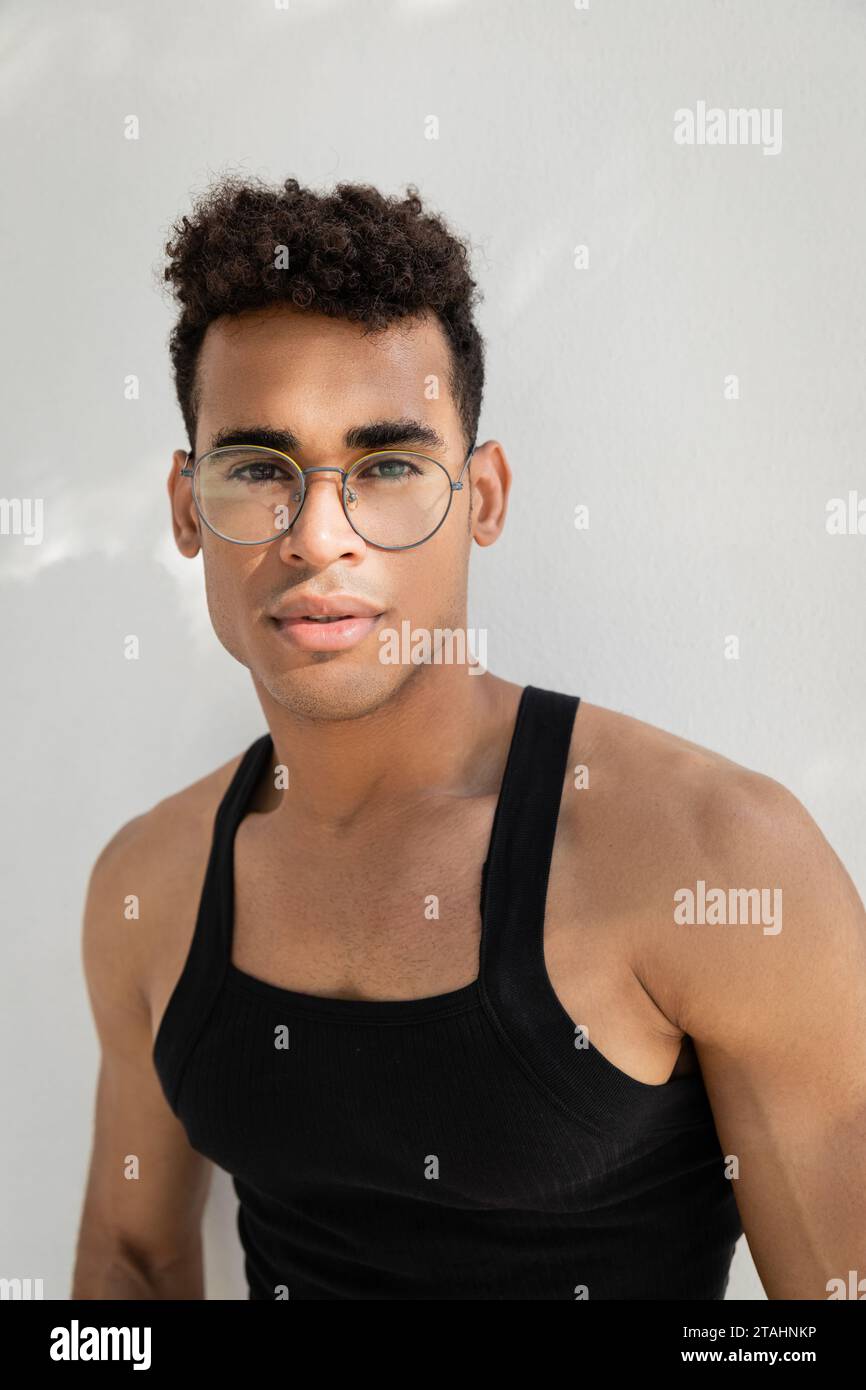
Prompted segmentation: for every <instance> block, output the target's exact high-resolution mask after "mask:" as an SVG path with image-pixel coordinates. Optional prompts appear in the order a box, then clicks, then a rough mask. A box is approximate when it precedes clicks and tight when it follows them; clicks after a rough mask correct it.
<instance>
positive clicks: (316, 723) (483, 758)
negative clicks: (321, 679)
mask: <svg viewBox="0 0 866 1390" xmlns="http://www.w3.org/2000/svg"><path fill="white" fill-rule="evenodd" d="M312 674H315V672H313V673H312ZM253 682H254V684H255V686H256V690H257V693H258V696H259V699H260V701H261V704H262V709H263V710H264V713H265V717H266V719H267V722H268V727H269V729H270V732H271V738H272V740H273V745H274V753H273V764H274V766H280V765H282V766H284V767H285V768H287V769H288V787H287V789H286V790H282V789H280V788H275V787H274V775H273V767H271V768H269V769H268V773H267V777H268V784H267V785H264V784H263V786H262V787H261V788H260V798H261V800H260V804H259V807H258V809H259V810H261V811H263V812H268V813H272V814H273V815H274V818H275V821H274V824H275V827H276V826H277V825H278V823H283V824H284V825H285V826H286V828H288V827H289V826H296V827H301V826H302V827H303V828H304V829H305V830H310V829H315V830H320V831H328V830H337V831H340V830H347V829H349V828H351V826H352V825H353V823H356V824H357V823H359V822H365V821H367V820H371V821H374V820H375V818H376V816H377V814H378V813H380V812H382V813H388V812H389V811H390V812H391V813H393V811H394V808H395V807H399V806H400V805H401V804H404V805H406V806H407V807H408V806H409V805H410V804H411V803H412V802H417V801H418V800H419V799H422V798H423V797H425V796H429V797H437V796H468V795H473V794H481V793H483V792H484V791H486V790H489V785H490V783H491V780H492V781H493V782H494V783H495V782H496V781H497V780H498V777H499V776H500V775H501V771H502V757H503V756H504V753H503V734H504V733H505V734H506V736H507V738H510V733H511V728H510V726H511V723H512V722H513V716H514V712H515V709H516V702H517V699H518V698H519V694H520V689H521V687H519V686H515V685H513V684H511V683H510V682H508V681H503V680H500V679H499V678H498V677H496V676H493V675H491V674H490V673H489V672H484V673H483V674H481V675H477V676H469V675H468V673H467V670H466V668H465V667H460V666H450V667H449V666H420V667H416V668H414V670H413V671H412V673H411V674H410V675H409V678H408V679H406V680H404V682H403V683H402V685H400V686H398V687H397V689H396V690H384V691H383V692H382V694H381V699H380V700H379V702H378V703H377V702H376V700H375V698H374V699H373V700H372V701H371V700H370V699H369V698H367V699H366V700H365V702H364V704H363V706H362V707H361V708H360V709H359V710H358V712H357V713H349V712H346V711H344V712H343V713H341V714H340V715H339V716H338V717H335V716H334V713H333V705H331V706H330V708H329V707H328V705H327V703H326V702H325V701H324V700H322V699H319V700H318V701H310V700H309V699H305V700H304V701H303V709H304V712H303V713H299V712H298V704H299V703H301V702H296V704H295V707H294V708H290V707H287V705H285V704H283V703H280V702H278V701H276V700H275V699H274V698H273V696H272V695H271V694H270V693H269V692H268V691H267V690H265V689H264V688H263V687H262V686H261V685H260V683H259V682H258V681H257V680H256V678H255V677H254V678H253ZM350 694H351V696H353V697H354V700H355V701H357V694H356V692H355V691H353V690H351V688H347V696H348V695H350ZM347 709H348V706H347Z"/></svg>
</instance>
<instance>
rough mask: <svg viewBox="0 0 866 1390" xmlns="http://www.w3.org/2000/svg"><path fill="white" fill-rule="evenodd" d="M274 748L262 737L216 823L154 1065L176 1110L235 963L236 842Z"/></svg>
mask: <svg viewBox="0 0 866 1390" xmlns="http://www.w3.org/2000/svg"><path fill="white" fill-rule="evenodd" d="M272 747H273V744H272V741H271V735H270V733H265V734H262V735H261V737H260V738H257V739H256V740H255V742H254V743H252V744H250V746H249V748H248V749H247V750H246V752H245V753H244V754H243V756H242V757H241V760H240V762H239V763H238V765H237V767H236V768H235V771H234V774H233V776H232V778H231V781H230V782H229V784H228V787H227V788H226V790H225V792H224V793H223V796H222V799H221V801H220V803H219V805H218V807H217V810H216V815H215V817H214V822H213V831H212V836H211V846H210V855H209V858H208V862H207V869H206V871H205V877H204V883H203V885H202V890H201V895H200V898H199V904H198V915H197V917H196V922H195V928H194V930H193V936H192V941H191V943H190V948H189V952H188V954H187V957H186V961H185V962H184V966H183V969H182V971H181V974H180V977H179V978H178V980H177V983H176V985H175V988H174V991H173V993H172V994H171V996H170V998H169V1001H168V1004H167V1006H166V1009H165V1013H164V1015H163V1018H162V1021H161V1023H160V1026H159V1030H158V1032H157V1036H156V1040H155V1044H154V1049H153V1059H154V1062H155V1064H156V1067H157V1071H158V1072H159V1074H160V1076H161V1077H162V1079H163V1085H164V1088H165V1090H166V1095H167V1096H168V1097H169V1101H170V1103H171V1105H172V1107H174V1106H175V1104H176V1101H177V1097H178V1094H179V1092H180V1086H181V1082H182V1080H183V1071H184V1068H185V1066H186V1062H187V1060H188V1058H189V1056H190V1054H191V1052H192V1050H193V1048H194V1046H195V1044H196V1041H197V1040H198V1036H199V1034H200V1032H201V1030H202V1029H203V1028H204V1026H205V1024H206V1022H207V1020H208V1016H209V1014H210V1012H211V1009H212V1008H213V1005H214V1003H215V1002H216V999H217V996H218V994H219V992H220V988H221V986H222V983H223V980H224V978H225V972H226V966H227V964H228V962H229V960H230V958H231V949H232V924H233V919H234V873H233V868H234V860H233V856H234V840H235V832H236V831H237V828H238V824H239V822H240V821H241V819H242V818H243V816H244V815H245V814H246V811H247V808H248V805H249V801H250V798H251V797H252V795H253V792H254V791H255V788H256V784H257V782H258V780H259V777H260V776H261V774H262V772H263V770H264V767H265V764H266V761H267V759H268V758H269V757H270V756H271V750H272Z"/></svg>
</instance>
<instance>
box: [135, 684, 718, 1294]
mask: <svg viewBox="0 0 866 1390" xmlns="http://www.w3.org/2000/svg"><path fill="white" fill-rule="evenodd" d="M578 705H579V697H577V696H571V695H564V694H560V693H559V692H556V691H551V690H542V689H539V688H537V687H535V686H531V685H530V686H527V687H526V688H525V689H524V691H523V693H522V695H521V699H520V704H519V708H518V713H517V718H516V721H515V726H514V730H513V734H512V739H511V745H510V749H509V753H508V760H507V763H506V768H505V773H504V776H503V780H502V784H501V787H500V792H499V799H498V802H497V806H496V812H495V816H494V820H493V826H492V830H491V836H490V844H489V848H488V855H487V859H486V861H485V863H484V866H483V872H482V884H481V901H480V911H481V921H482V936H481V946H480V962H479V974H478V977H477V978H476V979H475V980H474V981H473V982H472V983H471V984H469V985H466V986H464V987H463V988H461V989H455V990H450V991H449V992H448V993H447V994H438V995H434V996H432V997H430V998H424V999H402V1000H358V999H334V998H325V997H319V996H315V995H309V994H302V993H299V992H298V991H295V990H291V989H283V988H280V987H278V986H276V985H272V984H268V983H266V982H265V981H262V980H259V979H257V978H254V977H253V976H251V975H248V974H246V973H245V972H243V971H241V970H239V969H238V968H237V967H236V966H235V965H234V964H233V963H232V961H231V942H232V929H233V916H234V866H233V844H234V836H235V831H236V829H237V826H238V823H239V821H240V820H241V818H242V817H243V815H244V813H245V811H246V809H247V807H248V804H249V800H250V798H251V796H252V795H253V792H254V790H255V788H256V786H257V784H258V782H259V779H260V777H261V776H263V775H264V769H265V767H266V766H267V765H268V763H269V760H270V759H272V754H273V747H272V741H271V736H270V734H264V735H262V737H261V738H259V739H257V740H256V742H255V743H253V744H252V745H251V746H250V748H249V749H248V750H247V752H246V753H245V754H244V756H243V758H242V760H241V762H240V763H239V765H238V768H237V770H236V772H235V775H234V777H233V778H232V781H231V784H230V786H229V787H228V789H227V791H226V793H225V796H224V797H223V800H222V802H221V804H220V806H219V809H218V811H217V814H216V820H215V825H214V834H213V842H212V846H211V853H210V859H209V862H208V867H207V872H206V876H205V881H204V886H203V891H202V896H201V903H200V907H199V913H198V918H197V921H196V926H195V932H194V935H193V939H192V943H191V946H190V950H189V954H188V956H187V959H186V962H185V965H184V968H183V971H182V973H181V976H180V978H179V980H178V982H177V984H176V986H175V989H174V992H173V994H172V996H171V998H170V1000H169V1003H168V1006H167V1009H166V1012H165V1015H164V1017H163V1020H162V1022H161V1024H160V1027H159V1032H158V1035H157V1038H156V1041H155V1044H154V1054H153V1055H154V1063H155V1066H156V1070H157V1073H158V1076H159V1079H160V1082H161V1085H162V1088H163V1090H164V1092H165V1095H166V1097H167V1100H168V1102H169V1104H170V1105H171V1107H172V1110H173V1111H174V1113H175V1114H176V1115H177V1116H178V1117H179V1119H180V1120H181V1122H182V1124H183V1126H184V1128H185V1130H186V1133H187V1136H188V1138H189V1141H190V1143H191V1144H192V1146H193V1148H195V1149H196V1150H198V1151H199V1152H201V1153H202V1154H205V1155H206V1156H207V1157H208V1158H210V1159H211V1160H213V1162H214V1163H216V1164H217V1165H218V1166H219V1167H221V1168H223V1169H224V1170H225V1171H226V1172H228V1173H229V1174H231V1176H232V1179H233V1184H234V1189H235V1192H236V1194H237V1197H238V1200H239V1207H238V1218H237V1220H238V1234H239V1236H240V1240H241V1244H242V1247H243V1250H244V1252H245V1270H246V1276H247V1282H248V1285H249V1297H250V1298H252V1299H269V1300H273V1299H281V1298H301V1299H569V1300H574V1299H580V1298H585V1297H588V1298H590V1299H611V1298H613V1299H662V1298H671V1299H720V1298H722V1297H723V1296H724V1291H725V1289H726V1287H727V1282H728V1276H729V1267H730V1261H731V1257H732V1254H733V1249H734V1245H735V1243H736V1241H737V1239H738V1237H739V1236H740V1235H741V1234H742V1226H741V1224H740V1219H739V1215H738V1210H737V1206H736V1202H735V1199H734V1195H733V1188H732V1184H731V1182H730V1180H729V1179H728V1178H726V1177H725V1174H724V1160H723V1155H722V1153H721V1149H720V1146H719V1141H718V1137H717V1134H716V1129H715V1125H714V1122H713V1115H712V1111H711V1109H710V1105H709V1101H708V1099H707V1095H706V1091H705V1089H704V1085H703V1081H702V1078H701V1075H700V1072H694V1073H691V1074H686V1075H681V1076H677V1077H674V1078H673V1079H671V1080H669V1081H667V1082H666V1083H664V1084H660V1085H649V1084H647V1083H644V1082H641V1081H637V1080H635V1079H633V1078H632V1077H630V1076H628V1075H627V1074H626V1073H625V1072H623V1071H621V1070H620V1069H619V1068H618V1067H616V1066H615V1065H614V1064H613V1063H611V1062H609V1061H607V1059H606V1058H605V1057H604V1056H602V1054H601V1053H600V1052H599V1051H598V1050H597V1049H596V1048H595V1047H593V1046H592V1044H591V1043H589V1044H588V1045H586V1044H587V1039H586V1036H585V1035H584V1034H583V1033H581V1032H580V1031H579V1030H578V1029H577V1028H576V1026H575V1024H574V1022H573V1021H572V1020H571V1018H570V1017H569V1015H568V1013H567V1012H566V1011H565V1009H564V1007H563V1006H562V1005H561V1003H560V1001H559V998H558V996H557V995H556V993H555V992H554V989H553V986H552V984H551V982H550V979H549V977H548V974H547V970H546V967H545V962H544V953H543V928H544V912H545V899H546V894H547V880H548V874H549V869H550V861H551V853H552V849H553V842H554V834H555V831H556V824H557V819H558V814H559V807H560V800H561V797H562V793H563V787H564V780H565V777H566V775H567V774H568V773H569V768H568V751H569V744H570V739H571V734H572V726H573V724H574V718H575V714H576V712H577V709H578ZM287 916H288V910H287ZM575 949H576V950H577V949H579V934H578V935H576V936H575Z"/></svg>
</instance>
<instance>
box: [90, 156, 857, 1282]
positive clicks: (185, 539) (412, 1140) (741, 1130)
mask: <svg viewBox="0 0 866 1390" xmlns="http://www.w3.org/2000/svg"><path fill="white" fill-rule="evenodd" d="M175 232H176V235H175V237H174V240H173V241H172V242H170V243H169V245H168V247H167V248H166V249H167V251H168V253H169V256H170V261H169V265H168V269H167V271H166V277H167V278H168V279H169V280H170V281H171V283H172V286H173V288H174V291H175V293H176V295H177V299H178V301H179V303H180V306H181V314H180V318H179V321H178V323H177V326H176V328H175V330H174V333H173V337H172V344H171V346H172V355H173V364H174V370H175V375H176V382H177V389H178V396H179V400H180V405H181V408H182V411H183V415H184V419H185V422H186V426H187V430H188V434H189V441H190V450H189V453H187V451H184V450H178V451H177V452H176V453H175V455H174V459H173V464H172V469H171V474H170V477H169V484H168V486H169V493H170V496H171V506H172V521H173V526H174V535H175V539H176V542H177V545H178V548H179V549H180V551H181V553H182V554H183V555H185V556H188V557H189V558H190V559H192V558H194V557H195V556H197V555H198V554H199V552H201V554H202V556H203V564H204V575H205V581H206V589H207V601H208V605H209V609H210V615H211V619H212V621H213V625H214V629H215V631H216V633H217V636H218V637H219V639H220V641H221V642H222V644H223V645H224V646H225V648H226V649H227V651H228V652H229V653H230V654H231V655H232V656H233V657H235V658H236V660H237V661H239V662H241V663H242V664H243V665H245V666H246V667H248V669H249V671H250V674H251V677H252V681H253V685H254V687H255V690H256V693H257V695H258V697H259V700H260V702H261V705H262V710H263V712H264V716H265V720H266V723H267V733H265V734H263V735H262V736H261V738H259V739H257V740H256V741H255V742H254V743H253V744H252V745H251V747H250V748H248V749H246V750H245V751H243V752H242V753H241V754H240V755H239V756H237V757H235V758H233V759H232V760H231V762H229V763H228V764H226V765H225V766H223V767H220V768H218V769H217V770H216V771H214V772H212V773H211V774H210V775H208V776H206V777H204V778H203V779H202V780H201V781H199V782H196V783H195V784H193V785H192V786H190V787H187V788H185V789H184V790H182V791H179V792H177V793H176V794H175V795H172V796H169V797H168V798H167V799H166V800H164V801H161V802H160V803H159V804H158V805H156V806H154V807H153V808H152V809H151V810H149V811H148V812H146V813H145V814H143V815H141V816H138V817H136V818H135V819H134V820H132V821H131V822H129V823H128V824H127V825H125V826H123V828H122V829H121V830H120V831H119V832H118V833H117V834H116V835H115V837H114V838H113V839H112V840H111V842H110V843H109V844H108V845H107V846H106V848H105V849H104V850H103V851H102V853H101V855H100V856H99V859H98V861H97V863H96V865H95V867H94V869H93V872H92V876H91V882H90V887H89V892H88V898H87V906H86V912H85V923H84V936H83V948H84V961H85V966H86V973H87V980H88V986H89V990H90V995H91V1000H92V1005H93V1009H94V1015H95V1019H96V1025H97V1028H98V1032H99V1038H100V1042H101V1046H102V1064H101V1070H100V1076H99V1084H98V1094H97V1107H96V1120H95V1138H94V1147H93V1154H92V1160H91V1172H90V1179H89V1185H88V1189H87V1194H86V1199H85V1203H84V1210H83V1216H82V1222H81V1230H80V1236H79V1243H78V1254H77V1265H76V1271H75V1278H74V1287H73V1297H74V1298H141V1297H144V1298H169V1299H170V1298H183V1299H190V1298H202V1297H203V1296H204V1289H203V1273H202V1255H201V1238H200V1223H201V1217H202V1210H203V1207H204V1203H205V1197H206V1193H207V1190H208V1180H209V1175H210V1172H211V1165H212V1163H216V1164H218V1165H220V1166H221V1167H223V1168H224V1169H226V1170H227V1171H228V1172H230V1173H231V1174H232V1176H233V1179H234V1182H235V1188H236V1191H237V1194H238V1197H239V1203H240V1205H239V1211H238V1229H239V1234H240V1237H241V1240H242V1242H243V1247H244V1251H245V1255H246V1273H247V1278H248V1281H249V1293H250V1297H251V1298H255V1299H281V1298H287V1297H288V1298H301V1299H312V1298H321V1299H339V1298H342V1299H352V1298H358V1299H377V1298H381V1299H576V1298H587V1297H588V1298H590V1299H600V1298H601V1299H650V1298H674V1299H718V1298H721V1297H722V1296H723V1294H724V1291H725V1288H726V1285H727V1281H728V1271H729V1263H730V1258H731V1254H732V1251H733V1247H734V1244H735V1242H736V1240H737V1238H738V1236H739V1235H740V1234H741V1232H742V1230H745V1232H746V1235H747V1237H748V1241H749V1245H750V1247H751V1250H752V1253H753V1255H754V1258H755V1261H756V1264H757V1268H758V1270H759V1273H760V1275H761V1278H762V1280H763V1283H764V1286H765V1289H766V1292H767V1294H768V1296H769V1297H770V1298H772V1299H781V1298H798V1299H823V1298H827V1297H828V1296H829V1294H830V1292H831V1290H832V1288H833V1287H835V1286H834V1285H832V1284H831V1281H833V1280H836V1279H844V1280H847V1279H848V1276H849V1271H851V1270H860V1271H861V1272H866V1271H864V1269H863V1261H864V1251H866V1186H864V1183H863V1171H864V1137H866V1029H864V1027H863V1020H864V1016H866V916H864V911H863V907H862V904H861V902H860V900H859V898H858V896H857V893H856V891H855V889H854V886H853V884H852V882H851V879H850V878H849V876H848V874H847V873H846V871H845V869H844V867H843V866H842V864H841V863H840V861H839V859H838V858H837V857H836V855H835V854H834V852H833V850H832V849H831V848H830V846H829V845H828V843H827V842H826V840H825V839H824V837H823V836H822V834H821V833H820V831H819V830H818V828H817V827H816V825H815V824H814V822H813V821H812V820H811V818H810V817H809V815H808V814H807V812H806V811H805V810H804V809H803V807H802V806H801V805H800V804H799V803H798V801H797V800H796V799H795V798H794V797H793V796H792V795H791V794H790V793H789V792H788V791H787V790H786V789H785V788H784V787H782V786H780V785H779V784H778V783H777V782H775V781H773V780H772V779H771V778H768V777H765V776H762V775H760V774H757V773H754V772H751V771H749V770H747V769H745V768H743V767H740V766H738V765H737V764H735V763H733V762H730V761H729V760H728V759H726V758H723V757H720V756H718V755H716V754H714V753H712V752H710V751H708V750H707V749H704V748H701V747H698V746H696V745H695V744H693V743H689V742H686V741H685V740H683V739H680V738H677V737H675V736H674V735H672V734H669V733H666V732H664V731H662V730H660V729H657V728H654V727H651V726H649V725H647V724H644V723H641V722H639V721H638V720H635V719H632V718H628V717H626V716H624V715H621V714H617V713H614V712H613V711H610V710H607V709H603V708H601V707H599V706H598V705H593V704H590V703H588V702H587V701H585V700H580V701H579V700H578V699H577V697H576V695H571V694H565V693H561V692H558V691H552V690H549V689H546V688H544V686H543V685H542V686H535V685H529V686H527V687H520V686H518V685H515V684H513V683H512V682H509V681H505V680H502V679H499V678H498V677H496V676H494V675H493V674H491V673H489V672H487V671H483V670H479V669H478V668H477V667H475V668H473V667H472V666H471V665H470V664H469V662H468V661H461V660H460V659H455V660H450V661H449V660H443V659H433V658H434V657H440V658H441V657H442V656H443V654H446V655H447V652H448V650H449V646H448V643H449V641H450V638H449V637H446V636H444V635H443V634H446V633H449V632H450V633H451V634H453V633H454V632H455V631H465V626H466V612H467V603H466V591H467V573H468V562H469V554H470V548H471V543H472V542H473V541H474V542H475V543H476V544H478V545H481V546H487V545H491V544H492V543H493V542H494V541H495V540H496V539H497V537H498V536H499V535H500V533H501V531H502V529H503V525H504V522H505V513H506V505H507V500H508V494H509V487H510V482H511V473H510V469H509V466H508V463H507V461H506V457H505V453H504V450H503V448H502V446H501V445H500V444H499V443H498V442H496V441H495V440H487V441H486V442H483V443H480V444H479V443H477V442H476V430H477V425H478V416H479V409H480V404H481V396H482V382H483V353H482V343H481V339H480V337H479V334H478V331H477V329H476V328H475V326H474V324H473V321H472V311H473V304H474V300H475V297H476V292H475V286H474V282H473V280H472V279H471V278H470V275H469V271H468V266H467V255H466V248H465V246H464V245H463V244H462V243H461V242H460V241H458V240H457V239H456V238H455V237H454V236H453V235H452V234H451V233H450V232H449V231H448V230H447V228H446V227H445V226H444V225H443V223H442V222H441V221H440V220H439V219H437V218H436V217H434V216H431V215H430V214H428V213H426V212H425V211H424V209H423V208H422V206H421V203H420V200H419V199H418V198H417V195H416V194H415V192H414V190H410V196H408V197H407V198H406V199H404V200H399V199H389V198H385V197H383V196H381V195H380V194H379V193H378V192H376V191H375V190H374V189H372V188H367V187H359V186H353V185H341V186H339V187H338V188H337V189H336V191H335V192H334V193H332V194H328V195H327V196H324V195H319V194H317V193H314V192H312V191H309V190H305V189H302V188H300V187H299V186H298V184H297V183H296V182H295V181H294V180H289V181H288V182H287V183H286V184H285V185H284V187H282V188H280V189H277V190H271V189H269V188H267V187H265V186H264V185H260V184H258V183H243V182H241V181H237V180H228V181H226V182H224V183H223V184H221V185H219V186H217V187H216V188H215V189H213V190H212V191H211V193H210V194H209V195H207V196H206V197H205V198H204V199H202V201H201V202H200V203H199V205H198V207H197V209H196V211H195V214H194V216H193V217H192V218H191V219H187V218H184V219H183V220H182V222H181V223H180V225H179V226H178V227H176V229H175ZM473 446H474V447H473ZM536 463H537V466H539V467H541V466H543V465H542V464H541V462H540V461H536ZM404 623H405V624H408V627H409V629H410V630H411V634H412V636H413V639H414V638H415V637H416V635H417V634H418V633H420V634H422V636H423V635H424V634H427V636H428V637H429V641H430V647H429V650H428V652H427V655H428V657H429V658H431V659H427V660H423V659H422V660H418V659H414V660H413V659H411V658H408V659H407V655H406V649H405V647H403V646H402V645H401V642H400V641H399V640H398V642H397V648H396V650H397V660H393V659H385V657H386V655H387V654H388V653H390V654H391V656H392V657H393V654H394V651H395V647H394V645H393V642H392V641H391V638H393V635H394V634H397V635H398V639H399V638H400V637H401V635H402V634H403V633H404V631H405V629H404V627H403V624H404ZM383 639H385V640H383ZM412 650H413V651H414V652H415V653H416V654H417V651H418V647H417V645H414V646H413V648H412ZM450 650H451V651H452V653H453V651H454V648H453V646H452V647H451V648H450ZM421 652H422V656H423V654H424V648H423V643H422V644H421ZM458 655H459V654H458ZM131 895H134V898H135V900H137V902H138V904H139V918H138V920H136V921H135V923H134V930H133V929H131V927H130V926H129V924H128V923H127V922H126V920H125V917H124V907H125V904H127V903H128V902H129V900H130V896H131ZM119 941H122V943H123V946H122V949H119V948H118V942H119ZM126 1155H135V1156H136V1157H137V1161H138V1169H137V1174H138V1177H137V1181H129V1180H128V1177H127V1174H126V1171H125V1168H124V1156H126Z"/></svg>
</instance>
